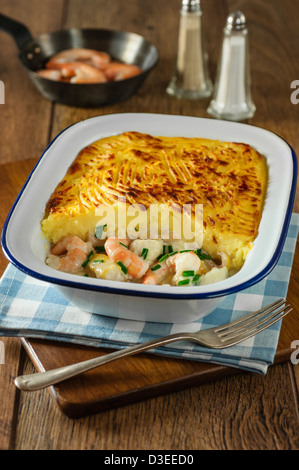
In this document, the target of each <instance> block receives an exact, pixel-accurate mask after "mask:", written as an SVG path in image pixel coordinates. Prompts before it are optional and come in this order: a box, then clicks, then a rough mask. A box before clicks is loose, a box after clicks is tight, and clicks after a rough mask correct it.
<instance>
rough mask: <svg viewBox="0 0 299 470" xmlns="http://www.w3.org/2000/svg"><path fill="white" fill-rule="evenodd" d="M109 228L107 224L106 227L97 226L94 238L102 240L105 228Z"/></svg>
mask: <svg viewBox="0 0 299 470" xmlns="http://www.w3.org/2000/svg"><path fill="white" fill-rule="evenodd" d="M105 227H107V224H105V225H97V226H96V228H95V232H94V236H95V237H96V238H102V235H103V231H104V228H105Z"/></svg>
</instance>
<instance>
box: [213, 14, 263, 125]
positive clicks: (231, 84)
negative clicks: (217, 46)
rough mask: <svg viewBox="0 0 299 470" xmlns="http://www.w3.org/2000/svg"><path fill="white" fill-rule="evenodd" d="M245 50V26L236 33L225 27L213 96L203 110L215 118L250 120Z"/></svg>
mask: <svg viewBox="0 0 299 470" xmlns="http://www.w3.org/2000/svg"><path fill="white" fill-rule="evenodd" d="M237 13H239V14H240V12H237ZM243 21H245V18H243ZM248 49H249V48H248V30H247V28H246V25H245V23H244V24H243V27H240V28H239V29H236V30H235V29H233V28H232V27H228V26H227V27H226V28H225V29H224V35H223V43H222V52H221V58H220V62H219V65H218V70H217V78H216V83H215V88H214V96H213V99H212V101H211V103H210V105H209V107H208V109H207V112H208V113H209V114H211V115H213V116H214V117H216V118H220V119H226V120H232V121H240V120H243V119H249V118H251V117H252V116H253V115H254V113H255V110H256V108H255V105H254V104H253V102H252V99H251V91H250V88H251V81H250V66H249V50H248Z"/></svg>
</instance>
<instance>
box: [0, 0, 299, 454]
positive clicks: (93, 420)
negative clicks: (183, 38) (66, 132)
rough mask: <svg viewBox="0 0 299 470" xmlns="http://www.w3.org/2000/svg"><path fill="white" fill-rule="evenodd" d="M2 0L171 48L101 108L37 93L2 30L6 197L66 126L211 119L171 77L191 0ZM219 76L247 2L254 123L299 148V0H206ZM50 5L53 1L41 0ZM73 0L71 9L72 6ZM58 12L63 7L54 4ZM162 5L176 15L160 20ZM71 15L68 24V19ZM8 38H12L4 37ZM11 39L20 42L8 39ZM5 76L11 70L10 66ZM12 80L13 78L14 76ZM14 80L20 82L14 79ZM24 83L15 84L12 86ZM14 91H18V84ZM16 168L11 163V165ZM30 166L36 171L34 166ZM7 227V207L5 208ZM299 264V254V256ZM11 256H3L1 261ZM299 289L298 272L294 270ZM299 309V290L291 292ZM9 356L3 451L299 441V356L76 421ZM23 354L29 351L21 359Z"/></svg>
mask: <svg viewBox="0 0 299 470" xmlns="http://www.w3.org/2000/svg"><path fill="white" fill-rule="evenodd" d="M54 2H55V0H49V1H46V0H45V1H44V2H42V3H41V2H37V1H36V2H35V1H34V0H22V2H21V1H20V0H14V1H11V0H2V1H1V10H2V12H3V13H7V14H11V15H12V16H14V17H18V16H19V18H22V19H23V21H24V22H26V23H27V24H29V25H30V27H31V29H32V31H35V32H37V34H38V33H39V32H41V31H42V30H43V29H44V28H45V30H53V29H56V28H57V29H59V28H60V26H61V25H62V23H63V26H64V25H65V26H66V27H70V26H84V27H92V26H97V27H108V28H109V27H111V28H115V29H117V28H119V29H127V30H130V31H135V32H138V33H140V34H143V35H144V36H146V37H147V38H148V39H150V40H152V41H153V42H155V43H156V44H157V45H158V47H159V50H160V62H159V64H158V66H157V68H156V70H155V73H153V74H152V76H150V77H149V80H148V81H147V82H146V83H145V84H144V86H143V87H142V88H141V89H140V90H139V91H138V93H137V94H136V95H135V96H134V97H132V98H131V99H130V100H128V101H127V102H126V103H122V104H119V105H115V106H113V107H109V106H107V107H105V108H99V109H94V110H87V109H76V108H68V107H66V106H62V105H54V106H53V105H52V104H51V103H49V102H47V101H46V100H45V99H44V98H41V97H40V96H39V95H37V92H36V90H34V89H33V88H32V85H31V83H29V82H26V77H25V76H24V74H23V71H22V70H21V68H20V67H19V63H18V61H17V57H16V56H14V51H15V46H14V44H13V42H12V41H11V38H6V36H5V35H4V33H2V32H0V34H1V38H3V41H6V43H5V45H6V47H5V48H4V51H6V52H5V54H6V55H5V60H4V59H2V57H1V60H0V79H2V80H3V78H2V77H5V85H7V86H6V101H7V100H8V101H7V104H6V105H5V106H2V107H1V111H2V110H3V112H2V113H1V115H0V125H1V130H2V135H1V137H2V138H1V139H0V150H1V152H0V161H1V162H2V163H5V162H13V161H20V165H21V166H20V167H19V169H18V174H15V173H14V171H13V170H12V168H13V167H12V166H11V167H9V166H7V167H6V169H5V172H2V170H3V167H1V175H4V174H6V175H9V176H8V177H9V178H10V181H11V190H10V191H9V194H8V195H7V197H6V195H4V196H1V197H2V199H1V200H0V201H1V204H2V201H3V200H4V205H1V208H3V207H7V206H6V205H5V203H7V204H8V201H9V200H11V199H12V198H14V197H15V195H16V194H17V192H18V190H19V184H20V182H21V179H22V178H23V179H24V176H25V173H26V172H27V170H28V172H29V171H30V168H31V167H32V164H33V161H28V162H27V161H24V162H23V160H26V159H28V158H31V157H33V158H36V157H37V156H38V155H39V154H40V153H41V151H42V150H43V149H44V147H45V146H46V144H47V142H48V140H49V139H50V138H52V137H53V136H54V135H56V134H57V132H59V131H60V130H61V129H63V128H64V127H66V126H67V125H69V124H71V123H73V122H76V121H79V120H81V119H84V118H86V117H90V116H93V115H99V114H108V113H112V112H113V113H114V112H128V111H132V112H140V111H142V112H156V113H159V112H161V113H170V114H184V115H194V116H202V117H206V116H207V115H206V106H207V100H202V101H199V102H185V101H177V100H175V99H172V98H170V97H168V96H167V95H166V94H165V88H166V85H167V83H168V81H169V79H170V78H171V74H172V69H173V64H174V58H175V52H176V35H177V24H178V16H177V13H178V7H179V5H180V1H178V0H172V2H171V3H170V2H169V1H168V0H147V1H143V2H140V1H139V0H130V1H129V3H130V8H126V9H124V8H123V7H122V2H121V1H120V0H114V1H113V2H109V8H108V7H107V2H106V1H103V0H97V1H96V0H85V1H84V2H81V1H80V0H76V1H74V0H70V1H69V2H63V1H61V2H59V1H58V0H57V1H56V2H55V8H56V9H55V8H51V6H53V3H54ZM202 4H203V11H204V15H205V16H204V19H205V24H206V26H207V27H206V35H207V46H208V50H209V55H210V68H211V74H212V78H213V79H214V78H215V72H216V65H217V61H218V56H219V47H220V44H221V40H222V37H221V34H222V27H223V25H224V22H225V17H226V15H227V13H228V12H230V11H232V10H234V9H241V10H243V11H244V13H245V14H246V16H247V18H248V21H249V24H250V54H251V68H252V82H253V86H252V88H253V90H252V91H253V98H254V101H255V103H256V105H257V112H256V115H255V116H254V119H253V120H252V121H251V122H252V123H253V124H254V125H258V126H261V127H264V128H267V129H269V130H271V131H273V132H277V133H278V134H280V135H281V136H282V137H283V138H285V139H286V140H288V141H289V143H290V144H291V145H292V146H293V147H294V148H295V149H296V150H297V152H298V151H299V134H298V131H297V129H298V112H299V107H298V106H294V105H292V104H291V102H290V99H289V97H290V83H291V82H292V81H293V80H295V79H296V78H298V63H299V62H298V58H299V57H298V56H299V45H298V30H299V20H298V18H299V5H298V0H285V1H284V2H281V1H280V0H264V1H263V2H260V1H259V0H252V1H247V0H228V1H226V0H206V1H204V0H203V1H202ZM41 5H42V6H41ZM64 7H65V10H63V8H64ZM54 10H55V15H53V11H54ZM162 14H163V15H165V14H166V16H164V17H165V18H167V21H161V18H162ZM60 22H61V24H58V23H60ZM2 44H3V43H2ZM8 48H10V52H9V49H8ZM3 74H5V75H3ZM6 82H10V84H9V85H8V83H7V84H6ZM8 87H9V88H8ZM11 87H13V88H11ZM11 90H13V91H11ZM9 170H10V171H9ZM26 174H28V173H26ZM295 210H296V211H297V212H299V196H298V193H297V196H296V204H295ZM0 217H1V225H2V223H3V220H4V217H5V214H4V212H3V209H2V211H1V214H0ZM297 262H298V261H297ZM4 266H5V260H4V258H1V270H2V269H3V268H4ZM292 282H295V284H296V287H297V285H298V279H297V280H294V279H292ZM289 297H290V300H291V301H292V303H293V305H294V306H296V311H298V294H297V290H296V289H295V285H294V289H292V291H291V292H290V293H289ZM5 346H6V352H7V355H6V356H7V360H6V363H5V365H0V374H1V375H0V381H1V387H2V388H1V390H2V405H1V418H0V420H1V422H0V425H1V426H0V428H1V429H0V448H1V449H7V448H11V449H103V450H108V449H119V450H125V449H298V447H299V444H298V414H297V412H298V402H297V397H298V384H299V372H298V366H293V365H291V364H290V363H284V364H279V365H275V366H274V367H272V368H270V370H269V372H268V374H267V375H266V377H260V376H257V375H255V374H242V375H240V376H236V377H230V378H224V379H222V380H219V381H217V382H212V383H208V384H204V385H201V386H198V387H197V386H196V387H192V388H191V389H187V390H184V391H179V392H174V393H168V394H166V395H164V396H161V397H158V398H153V399H148V400H145V401H142V402H139V403H136V404H130V405H127V406H124V407H120V408H116V409H113V410H109V411H104V412H102V413H100V414H99V415H94V416H90V417H86V418H81V419H78V420H69V419H68V418H67V417H66V416H64V415H63V414H62V413H61V412H60V411H59V410H58V409H57V407H56V406H55V405H54V404H53V403H52V399H51V397H50V394H49V393H48V391H47V390H43V391H40V392H36V393H34V394H26V393H20V394H18V393H16V391H15V389H14V386H13V385H12V379H13V377H15V375H16V373H17V372H18V371H19V370H20V369H22V367H23V361H25V365H24V372H27V373H28V372H31V371H33V370H34V369H33V366H32V364H31V361H29V360H27V359H26V355H24V354H23V351H20V343H19V341H18V340H14V339H12V340H11V339H7V340H6V339H5ZM20 352H22V354H21V357H20Z"/></svg>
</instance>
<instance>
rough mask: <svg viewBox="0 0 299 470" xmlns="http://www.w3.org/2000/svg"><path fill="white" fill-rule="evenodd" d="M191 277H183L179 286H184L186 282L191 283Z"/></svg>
mask: <svg viewBox="0 0 299 470" xmlns="http://www.w3.org/2000/svg"><path fill="white" fill-rule="evenodd" d="M189 282H190V279H183V280H182V281H179V282H178V286H184V285H186V284H189Z"/></svg>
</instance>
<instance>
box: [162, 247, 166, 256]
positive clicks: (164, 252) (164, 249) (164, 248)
mask: <svg viewBox="0 0 299 470" xmlns="http://www.w3.org/2000/svg"><path fill="white" fill-rule="evenodd" d="M162 254H163V255H165V254H166V245H163V253H162Z"/></svg>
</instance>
